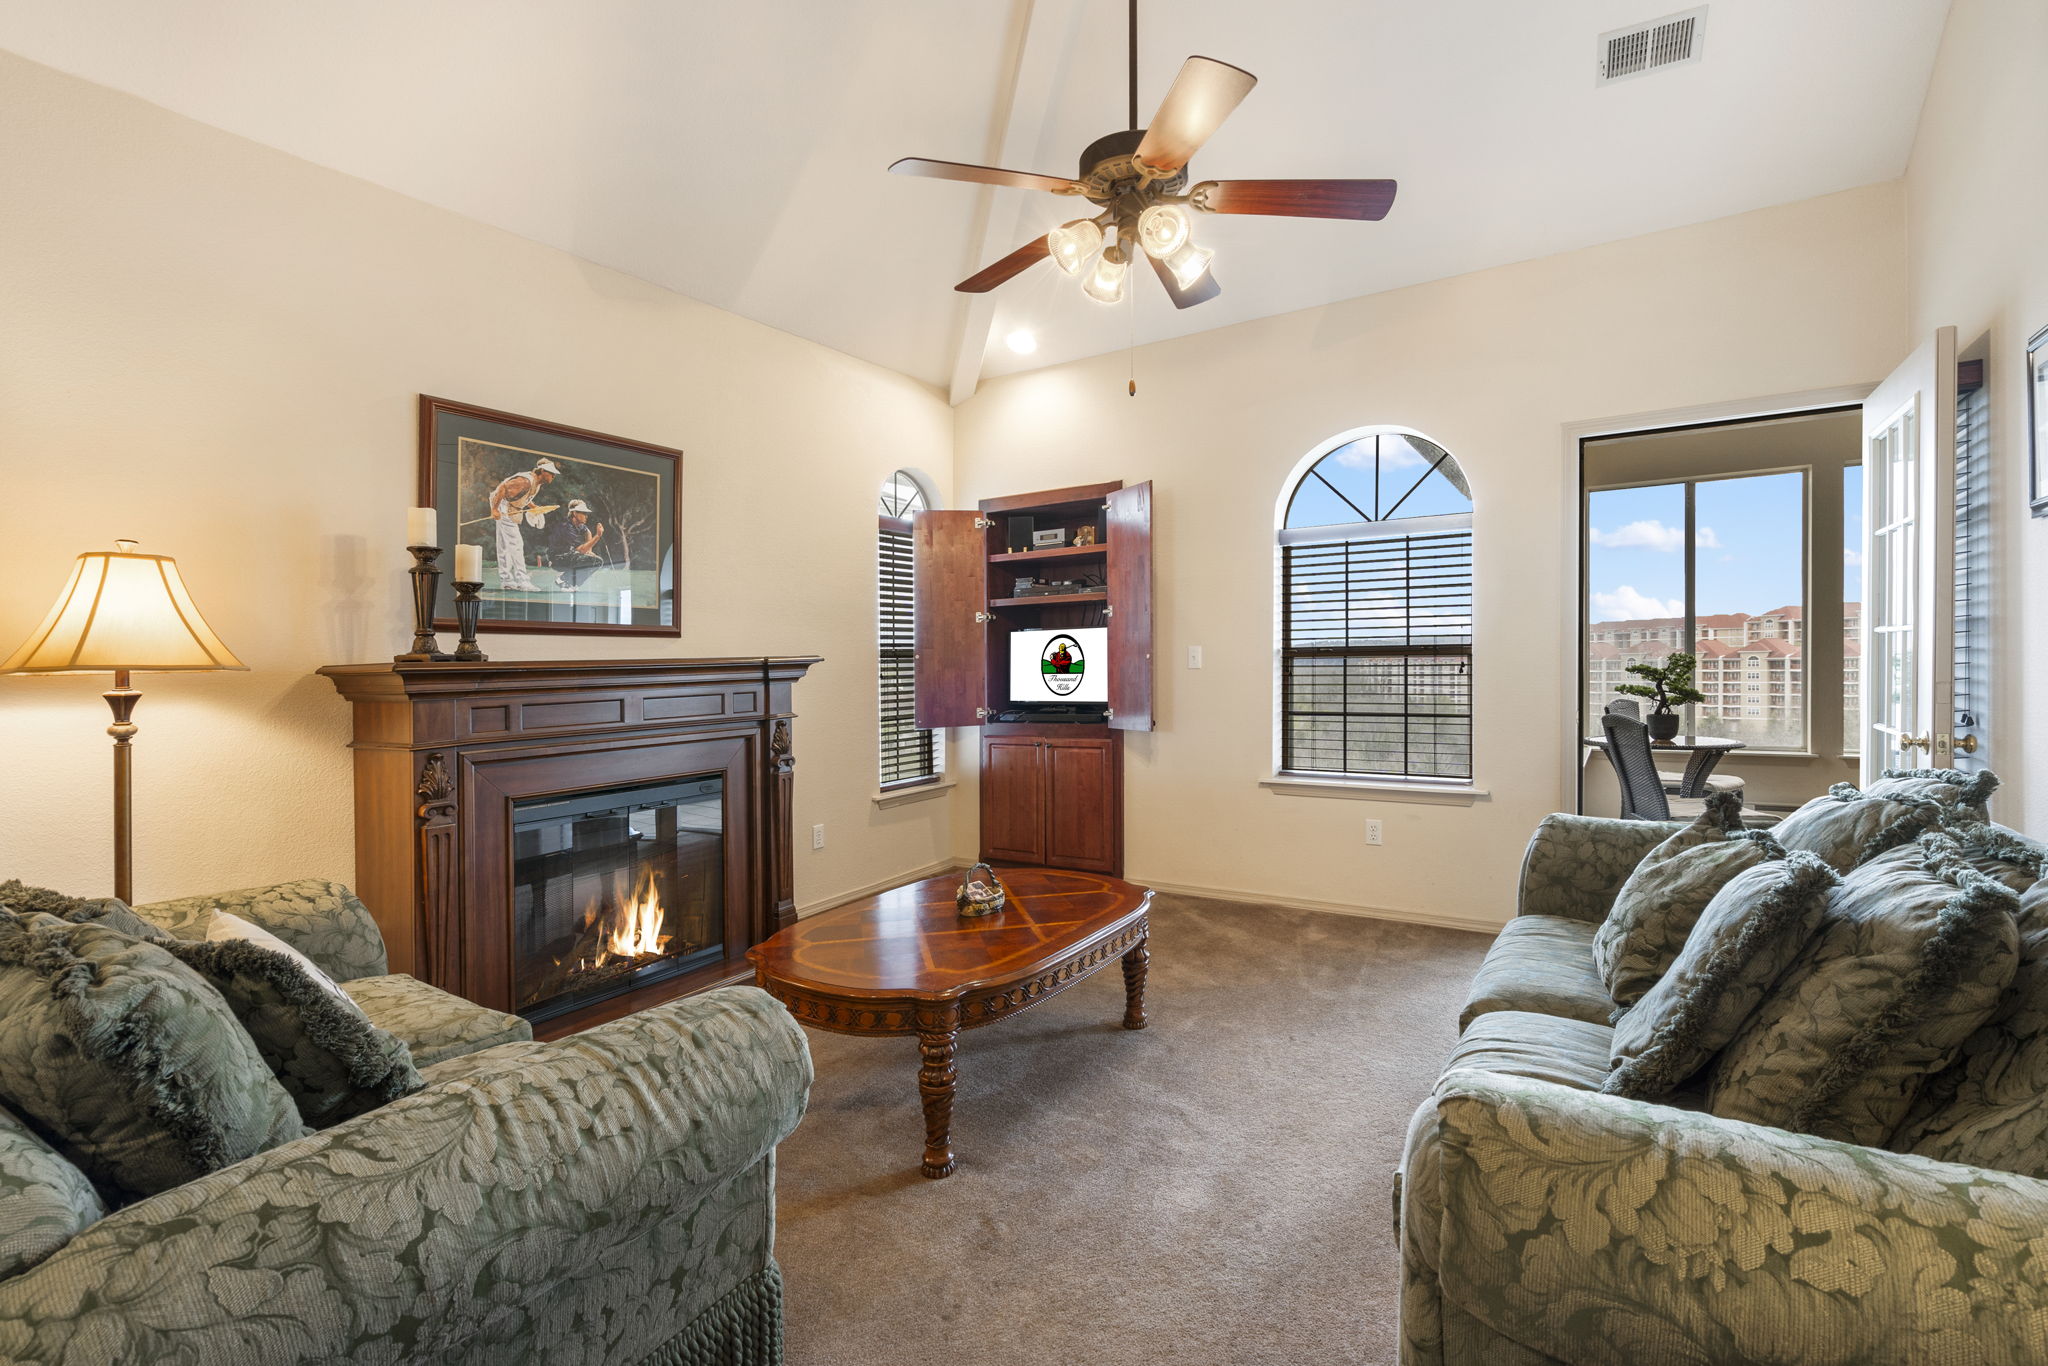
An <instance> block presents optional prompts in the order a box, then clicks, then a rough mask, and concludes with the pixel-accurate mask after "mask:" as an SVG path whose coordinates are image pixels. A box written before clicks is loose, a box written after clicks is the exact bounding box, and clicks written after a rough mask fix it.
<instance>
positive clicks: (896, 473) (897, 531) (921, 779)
mask: <svg viewBox="0 0 2048 1366" xmlns="http://www.w3.org/2000/svg"><path fill="white" fill-rule="evenodd" d="M905 480H907V481H908V482H909V483H910V485H911V486H912V487H913V488H914V489H915V490H916V492H915V495H914V496H913V497H912V498H910V499H908V500H904V501H901V502H898V501H896V500H892V499H891V497H890V494H891V491H892V489H894V488H895V487H896V486H897V485H898V483H899V481H905ZM937 505H938V500H937V498H936V496H935V495H934V493H933V491H932V487H931V484H930V482H929V481H928V480H926V479H925V478H924V477H923V476H922V475H920V474H919V473H918V472H917V471H915V470H912V469H908V468H901V467H899V468H897V469H895V470H892V471H891V472H890V473H889V475H888V477H887V478H885V479H884V480H883V481H882V484H881V488H880V489H879V490H878V492H877V494H876V534H875V790H876V792H877V793H878V794H880V795H881V796H884V797H886V796H891V795H897V794H902V793H906V792H909V791H911V790H912V789H916V788H921V787H929V786H932V785H934V784H938V783H941V782H943V781H944V780H945V776H946V737H945V735H944V733H943V732H942V731H938V730H924V729H919V728H917V727H916V726H914V725H913V726H911V727H910V728H909V730H910V734H911V735H912V736H914V737H916V738H914V739H912V740H911V741H910V742H909V743H908V745H907V746H905V745H902V743H901V742H900V741H898V742H895V743H892V740H891V720H892V718H894V719H896V720H897V722H898V724H899V725H900V723H901V720H902V719H903V718H905V717H913V718H914V717H915V715H916V712H917V653H916V648H917V647H916V636H915V629H916V627H915V614H914V602H915V597H916V592H917V587H916V581H915V579H914V577H913V571H912V569H911V567H910V565H911V542H910V537H911V534H912V529H913V527H914V524H915V517H916V515H917V513H919V512H921V511H926V510H929V509H931V508H934V507H936V506H937ZM892 509H893V510H892ZM892 537H900V538H901V544H900V546H899V547H897V548H896V552H895V557H894V562H895V563H896V564H898V565H900V566H901V579H902V583H903V588H902V590H901V593H900V601H897V600H892V597H891V574H890V566H891V538H892ZM892 605H894V606H895V607H896V609H897V610H896V613H895V615H894V616H893V617H892V615H891V609H892ZM892 628H893V632H892ZM892 634H893V643H892ZM892 670H893V671H894V677H892ZM906 674H907V677H908V687H907V688H900V687H899V686H898V683H897V679H899V678H901V677H903V676H905V675H906ZM897 692H900V695H901V697H902V699H903V706H902V707H900V708H897V709H894V710H892V709H891V708H890V706H889V698H890V697H891V695H892V693H897ZM899 748H907V749H908V750H909V751H910V752H911V754H912V759H913V763H914V764H915V770H916V771H913V772H910V773H908V774H902V773H901V772H900V770H898V768H897V767H896V766H895V765H894V764H892V756H894V755H896V753H897V751H898V749H899ZM918 751H922V755H921V758H922V760H923V761H922V762H921V763H916V762H915V761H916V760H917V759H918V758H919V757H920V756H919V754H918ZM892 772H895V773H897V776H894V777H892V776H890V775H891V773H892Z"/></svg>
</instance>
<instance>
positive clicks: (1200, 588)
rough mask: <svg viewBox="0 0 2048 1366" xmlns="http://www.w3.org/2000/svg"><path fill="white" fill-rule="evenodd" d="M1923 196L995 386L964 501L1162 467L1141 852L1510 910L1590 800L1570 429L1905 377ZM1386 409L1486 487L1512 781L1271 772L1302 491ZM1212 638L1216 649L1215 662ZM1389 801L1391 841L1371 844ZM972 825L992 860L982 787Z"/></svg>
mask: <svg viewBox="0 0 2048 1366" xmlns="http://www.w3.org/2000/svg"><path fill="white" fill-rule="evenodd" d="M1903 211H1904V206H1903V197H1902V192H1901V188H1900V186H1899V185H1898V184H1896V183H1893V184H1888V185H1879V186H1872V187H1868V188H1865V189H1860V190H1854V191H1850V192H1847V193H1844V194H1838V195H1832V196H1829V197H1826V198H1822V199H1817V200H1810V201H1807V202H1804V203H1799V204H1792V205H1788V206H1784V207H1780V208H1774V209H1768V210H1764V211H1761V212H1757V213H1752V214H1745V215H1742V216H1740V217H1737V218H1731V219H1725V220H1722V221H1719V222H1713V223H1706V224H1701V225H1698V226H1694V227H1689V228H1683V229H1679V230H1676V231H1672V232H1665V233H1659V234H1655V235H1653V236H1648V237H1641V238H1635V239H1632V240H1629V241H1624V242H1618V243H1613V244H1610V245H1607V246H1602V247H1596V248H1592V249H1589V250H1585V251H1579V252H1573V253H1570V254H1567V255H1562V256H1556V257H1551V258H1548V259H1545V260H1540V261H1533V262H1528V263H1525V264H1520V265H1515V266H1509V267H1505V268H1502V269H1499V270H1491V271H1485V272H1482V273H1478V274H1474V275H1468V276H1462V277H1459V278H1457V279H1452V280H1446V281H1441V282H1437V283H1434V284H1428V285H1423V286H1418V287H1416V288H1413V289H1405V290H1400V291H1396V292H1392V293H1387V294H1381V295H1375V296H1372V297H1369V298H1364V299H1356V300H1351V301H1349V302H1346V303H1341V304H1336V305H1333V306H1330V307H1327V308H1318V309H1311V310H1306V311H1303V312H1299V313H1291V314H1287V315H1285V316H1282V317H1277V318H1270V319H1266V320H1263V321H1259V322H1252V323H1246V324H1242V325H1239V326H1235V327H1230V328H1225V329H1222V330H1219V331H1216V332H1211V333H1206V334H1202V335H1199V336H1195V337H1189V338H1184V339H1180V340H1177V341H1171V342H1165V343H1160V344H1157V345H1153V346H1148V347H1145V348H1143V349H1142V351H1141V353H1140V354H1139V356H1138V358H1137V373H1138V378H1139V385H1140V392H1139V395H1138V397H1137V398H1136V399H1135V400H1133V399H1131V398H1129V397H1127V396H1126V394H1125V390H1124V376H1125V371H1126V366H1127V364H1128V361H1127V360H1126V358H1125V357H1124V356H1123V355H1121V354H1118V355H1113V356H1106V357H1101V358H1097V359H1095V360H1090V361H1083V362H1078V363H1075V364H1070V365H1063V366H1057V367H1053V368H1050V369H1047V370H1043V371H1039V372H1035V373H1031V374H1026V375H1019V376H1015V377H1012V378H1008V379H1003V380H999V381H996V382H993V383H990V384H987V385H985V386H984V387H983V389H982V390H981V392H980V393H979V394H977V395H976V396H975V397H974V398H973V399H971V400H970V401H969V402H968V403H966V404H965V405H963V406H962V407H961V408H960V409H959V410H958V420H957V426H956V442H955V444H956V450H955V456H956V465H955V469H956V473H957V478H958V482H959V486H960V496H961V498H962V499H963V500H965V499H971V498H980V497H986V496H989V495H991V494H997V493H1015V492H1023V491H1026V490H1030V489H1036V488H1049V487H1055V486H1058V485H1062V484H1074V483H1082V482H1086V481H1090V480H1096V479H1107V478H1121V479H1124V480H1127V481H1135V480H1140V479H1152V480H1156V481H1157V489H1156V495H1155V502H1154V505H1153V506H1154V515H1155V518H1156V524H1155V545H1156V552H1155V553H1156V561H1155V580H1156V582H1157V585H1158V589H1157V603H1156V621H1157V638H1156V641H1155V647H1156V648H1155V654H1156V658H1157V660H1158V663H1159V666H1160V667H1159V674H1158V713H1159V727H1160V728H1159V730H1158V731H1157V732H1155V733H1153V734H1150V735H1140V736H1136V737H1133V738H1132V740H1131V741H1130V744H1129V748H1128V751H1127V765H1128V767H1127V778H1126V782H1127V792H1128V800H1127V810H1128V823H1129V836H1128V868H1129V872H1130V874H1131V875H1132V876H1133V877H1135V878H1139V879H1146V880H1152V881H1156V882H1158V883H1162V884H1167V885H1173V886H1182V887H1200V888H1212V889H1220V890H1226V891H1235V892H1251V893H1258V894H1261V895H1267V896H1277V897H1282V898H1288V899H1296V900H1302V901H1310V902H1320V903H1330V904H1337V905H1345V906H1353V907H1369V908H1376V909H1379V910H1382V911H1391V912H1394V913H1397V914H1407V915H1414V916H1419V917H1428V918H1444V919H1464V920H1467V921H1480V922H1487V923H1492V922H1497V921H1500V920H1503V919H1505V918H1506V917H1507V916H1508V915H1509V914H1510V913H1511V910H1512V901H1511V898H1512V889H1513V883H1514V875H1515V870H1516V867H1517V865H1518V862H1519V860H1520V857H1521V852H1522V848H1523V845H1524V844H1525V843H1526V841H1527V839H1528V835H1529V832H1530V830H1531V829H1532V828H1533V827H1534V826H1535V824H1536V822H1537V821H1538V820H1539V819H1540V818H1541V817H1542V815H1543V814H1544V813H1545V812H1547V811H1550V810H1553V809H1556V808H1557V807H1558V806H1560V805H1561V804H1563V803H1564V801H1565V800H1566V798H1565V795H1564V794H1565V791H1566V768H1565V765H1564V762H1563V760H1562V757H1561V756H1562V753H1563V749H1564V742H1565V736H1564V734H1563V733H1562V731H1561V729H1560V726H1561V724H1562V723H1561V721H1560V717H1561V716H1562V714H1563V706H1564V698H1565V690H1566V689H1567V688H1571V687H1575V680H1570V679H1568V677H1567V668H1568V666H1567V664H1566V660H1567V658H1568V647H1567V645H1566V644H1565V643H1564V641H1563V640H1561V633H1562V630H1563V626H1562V623H1563V621H1564V619H1565V611H1566V599H1565V597H1564V595H1565V594H1567V593H1568V592H1570V591H1571V587H1570V586H1571V585H1572V584H1573V583H1574V582H1575V580H1576V578H1577V571H1576V565H1575V563H1574V562H1573V559H1572V552H1571V550H1570V548H1569V543H1568V541H1567V534H1568V533H1567V530H1566V526H1565V522H1566V516H1567V514H1566V507H1567V505H1568V502H1569V500H1570V494H1569V493H1568V490H1569V489H1571V488H1573V487H1574V485H1573V484H1572V483H1571V479H1572V476H1571V474H1570V472H1569V471H1568V469H1567V466H1566V463H1565V460H1564V456H1563V454H1562V452H1563V447H1564V440H1563V431H1562V429H1563V427H1564V426H1565V425H1566V424H1568V423H1574V422H1581V421H1595V420H1599V419H1604V418H1609V417H1615V416H1621V415H1626V414H1632V413H1646V412H1656V411H1662V410H1667V409H1674V408H1683V407H1688V406H1691V405H1697V404H1707V403H1717V402H1723V401H1731V400H1740V399H1745V398H1752V397H1762V396H1766V395H1775V394H1784V393H1790V392H1795V391H1804V390H1809V389H1822V388H1829V387H1833V386H1842V385H1856V384H1866V383H1869V382H1871V381H1873V380H1875V379H1877V378H1879V377H1881V376H1882V375H1884V374H1885V373H1886V372H1887V371H1888V370H1889V369H1890V368H1891V367H1892V365H1893V364H1894V363H1895V361H1896V360H1897V358H1898V357H1899V355H1900V354H1901V353H1902V350H1903V348H1904V342H1905V336H1906V327H1905V319H1906V305H1905V299H1904V251H1905V245H1904V236H1903V231H1902V228H1903V221H1902V220H1903ZM1370 231H1371V230H1370V228H1364V227H1362V228H1361V229H1360V234H1361V245H1360V249H1361V250H1370V249H1371V239H1370ZM1283 235H1284V229H1283V228H1282V227H1276V228H1275V229H1274V242H1275V245H1276V249H1279V248H1280V247H1281V245H1282V244H1281V238H1282V236H1283ZM1218 268H1219V272H1221V273H1222V275H1223V278H1224V280H1225V287H1226V288H1228V278H1229V277H1228V273H1227V272H1228V262H1219V263H1218ZM1371 423H1392V424H1398V425H1402V426H1406V427H1411V428H1414V429H1416V430H1419V431H1421V432H1422V433H1423V434H1425V435H1426V436H1428V437H1429V438H1430V439H1432V440H1434V441H1437V442H1439V443H1441V444H1442V445H1444V446H1445V447H1446V448H1448V449H1449V450H1450V451H1451V452H1452V453H1453V454H1455V455H1456V456H1457V458H1458V460H1459V462H1460V463H1461V464H1462V465H1463V467H1464V469H1465V471H1466V473H1467V475H1468V476H1469V477H1470V479H1471V483H1472V488H1473V493H1474V497H1475V499H1476V517H1477V529H1476V569H1475V572H1476V574H1477V579H1478V601H1477V607H1476V611H1477V623H1476V631H1477V654H1476V663H1475V679H1476V685H1477V696H1476V707H1477V734H1476V756H1477V757H1476V766H1477V774H1476V779H1477V782H1478V784H1479V785H1480V786H1481V787H1484V788H1486V789H1488V790H1489V791H1490V793H1491V795H1490V797H1488V798H1487V799H1485V800H1482V801H1480V802H1477V803H1475V804H1473V805H1470V806H1438V805H1421V804H1416V803H1413V802H1407V801H1394V802H1382V801H1351V800H1334V799H1327V798H1314V797H1300V796H1292V795H1280V794H1277V793H1275V792H1273V791H1270V790H1268V789H1265V788H1262V787H1261V786H1259V780H1260V779H1261V778H1264V777H1266V776H1268V775H1269V774H1270V773H1271V771H1272V767H1273V758H1272V714H1273V649H1274V625H1273V594H1274V587H1273V553H1274V552H1273V525H1274V505H1275V500H1276V499H1277V498H1278V496H1279V494H1280V492H1281V485H1282V482H1283V481H1284V479H1285V477H1286V475H1287V474H1288V472H1289V471H1290V470H1291V469H1292V468H1293V467H1294V465H1295V463H1296V462H1297V461H1298V460H1300V459H1301V457H1302V456H1303V455H1305V454H1306V453H1307V452H1308V451H1310V450H1311V449H1312V448H1313V447H1315V446H1316V445H1318V444H1319V443H1320V442H1322V441H1323V440H1325V439H1326V438H1328V437H1330V436H1332V435H1334V434H1336V433H1338V432H1341V431H1343V430H1345V429H1347V428H1351V427H1356V426H1361V425H1365V424H1371ZM1189 645H1202V646H1204V647H1205V664H1206V667H1204V668H1203V669H1202V670H1200V671H1199V672H1197V671H1194V670H1189V669H1187V668H1186V667H1185V666H1184V665H1185V656H1186V647H1187V646H1189ZM963 748H964V747H963ZM962 757H963V758H965V757H966V756H964V755H963V756H962ZM1375 817H1376V818H1380V819H1382V820H1384V821H1385V844H1384V845H1383V846H1382V847H1379V848H1370V847H1367V846H1366V845H1365V843H1364V839H1363V835H1364V831H1363V827H1364V822H1365V821H1366V820H1367V819H1368V818H1375ZM956 831H957V832H958V836H959V843H958V845H957V848H958V850H959V851H960V852H962V853H965V852H969V851H970V850H971V846H972V843H973V838H974V824H973V812H972V803H971V802H963V803H962V806H961V814H960V817H959V819H958V820H957V821H956Z"/></svg>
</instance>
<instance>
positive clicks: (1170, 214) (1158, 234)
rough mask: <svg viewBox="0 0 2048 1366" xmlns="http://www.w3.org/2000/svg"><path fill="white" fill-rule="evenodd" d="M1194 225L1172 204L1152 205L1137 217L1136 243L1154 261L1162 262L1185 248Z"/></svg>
mask: <svg viewBox="0 0 2048 1366" xmlns="http://www.w3.org/2000/svg"><path fill="white" fill-rule="evenodd" d="M1194 231H1195V229H1194V225H1193V224H1192V223H1190V222H1188V216H1187V214H1186V212H1185V211H1183V210H1182V209H1179V208H1177V207H1175V206H1174V205H1172V204H1154V205H1153V206H1152V207H1151V208H1149V209H1147V210H1145V212H1143V213H1141V214H1139V215H1138V243H1139V245H1140V246H1142V247H1144V248H1145V254H1146V255H1147V256H1150V257H1151V258H1152V259H1153V260H1155V261H1164V260H1166V259H1167V258H1168V257H1170V256H1172V255H1173V254H1174V253H1175V252H1177V251H1179V250H1180V249H1181V248H1182V247H1184V246H1186V245H1187V243H1188V239H1189V238H1190V237H1192V236H1193V235H1194Z"/></svg>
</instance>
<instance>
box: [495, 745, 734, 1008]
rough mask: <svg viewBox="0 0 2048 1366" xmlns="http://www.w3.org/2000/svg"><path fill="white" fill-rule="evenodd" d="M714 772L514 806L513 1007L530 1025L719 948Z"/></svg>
mask: <svg viewBox="0 0 2048 1366" xmlns="http://www.w3.org/2000/svg"><path fill="white" fill-rule="evenodd" d="M724 864H725V780H724V778H723V777H721V776H718V775H715V774H714V775H709V776H703V777H697V778H687V779H684V780H683V781H681V782H661V783H644V784H641V785H639V786H636V787H631V788H621V789H616V790H613V791H608V792H594V793H588V794H584V795H578V796H572V797H554V798H543V799H539V800H529V801H523V802H514V803H513V806H512V1006H513V1009H514V1010H516V1011H518V1012H519V1013H520V1014H521V1015H524V1016H526V1018H527V1019H529V1020H533V1021H535V1022H536V1023H538V1022H540V1021H543V1020H551V1019H553V1018H555V1017H556V1016H558V1015H561V1014H564V1013H566V1012H568V1011H573V1010H578V1009H581V1008H582V1007H584V1006H588V1005H594V1004H596V1003H597V1002H599V1001H603V1000H606V999H608V998H609V997H613V996H617V995H619V994H620V993H622V992H628V991H633V990H635V989H637V988H640V987H646V986H653V985H654V984H656V983H658V982H665V981H668V980H669V979H670V978H674V977H683V976H687V975H688V974H689V973H690V972H691V971H692V970H694V969H696V968H700V967H703V966H705V965H707V964H712V963H717V962H719V961H720V960H722V959H723V958H724V957H725V929H724V920H725V877H724V872H725V869H724Z"/></svg>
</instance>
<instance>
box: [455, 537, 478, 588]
mask: <svg viewBox="0 0 2048 1366" xmlns="http://www.w3.org/2000/svg"><path fill="white" fill-rule="evenodd" d="M455 581H456V582H457V583H482V582H483V581H484V548H483V547H482V546H480V545H459V546H456V547H455Z"/></svg>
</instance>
